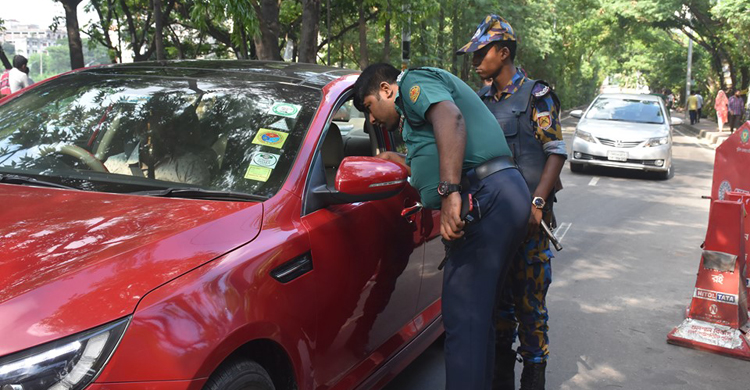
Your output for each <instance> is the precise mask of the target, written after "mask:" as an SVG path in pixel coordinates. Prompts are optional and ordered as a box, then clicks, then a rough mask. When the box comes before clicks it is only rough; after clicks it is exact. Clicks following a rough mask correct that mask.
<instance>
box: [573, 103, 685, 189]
mask: <svg viewBox="0 0 750 390" xmlns="http://www.w3.org/2000/svg"><path fill="white" fill-rule="evenodd" d="M570 116H572V117H575V118H581V120H580V121H579V122H578V126H576V132H575V136H574V138H573V153H572V157H573V158H572V159H570V170H571V171H573V172H580V171H582V170H583V169H584V168H585V167H586V166H590V165H596V166H604V167H614V168H626V169H637V170H642V171H653V172H658V173H659V176H660V178H662V179H669V177H670V176H671V175H672V127H671V126H672V125H679V124H681V123H682V120H681V119H678V118H671V117H670V115H669V110H667V109H666V107H665V106H664V102H663V101H662V99H661V98H659V97H658V96H655V95H647V94H624V93H605V94H601V95H599V96H597V97H596V99H594V101H593V102H592V103H591V105H590V106H589V108H588V109H587V110H586V112H585V113H584V112H583V111H582V110H575V111H572V112H571V113H570Z"/></svg>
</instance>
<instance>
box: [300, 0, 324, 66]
mask: <svg viewBox="0 0 750 390" xmlns="http://www.w3.org/2000/svg"><path fill="white" fill-rule="evenodd" d="M319 21H320V0H302V31H301V33H300V40H299V62H309V63H312V64H314V63H316V62H317V56H318V29H319V28H320V25H319Z"/></svg>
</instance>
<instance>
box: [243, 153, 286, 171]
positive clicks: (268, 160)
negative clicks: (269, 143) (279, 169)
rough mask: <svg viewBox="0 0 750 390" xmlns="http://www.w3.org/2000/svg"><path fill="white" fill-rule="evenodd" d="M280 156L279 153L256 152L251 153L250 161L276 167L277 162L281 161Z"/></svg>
mask: <svg viewBox="0 0 750 390" xmlns="http://www.w3.org/2000/svg"><path fill="white" fill-rule="evenodd" d="M279 157H281V156H279V155H278V154H273V153H266V152H255V153H253V154H251V155H250V161H251V162H252V164H253V165H257V166H259V167H265V168H270V169H274V168H276V164H278V163H279Z"/></svg>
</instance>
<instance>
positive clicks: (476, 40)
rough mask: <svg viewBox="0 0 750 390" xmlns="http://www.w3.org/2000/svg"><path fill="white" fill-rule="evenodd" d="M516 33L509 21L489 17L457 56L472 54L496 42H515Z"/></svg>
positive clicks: (480, 24) (494, 16)
mask: <svg viewBox="0 0 750 390" xmlns="http://www.w3.org/2000/svg"><path fill="white" fill-rule="evenodd" d="M515 40H516V33H515V31H514V30H513V27H511V25H510V23H508V21H507V20H505V19H503V18H502V17H500V16H497V15H487V17H485V18H484V20H483V21H482V23H479V26H478V27H477V31H476V32H475V33H474V36H473V37H471V41H469V43H467V44H466V45H464V47H462V48H460V49H458V51H457V52H456V54H464V53H471V52H474V51H477V50H479V49H481V48H483V47H485V46H487V44H488V43H490V42H494V41H515Z"/></svg>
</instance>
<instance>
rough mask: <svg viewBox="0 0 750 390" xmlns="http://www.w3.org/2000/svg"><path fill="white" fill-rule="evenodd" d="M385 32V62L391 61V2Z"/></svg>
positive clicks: (387, 10)
mask: <svg viewBox="0 0 750 390" xmlns="http://www.w3.org/2000/svg"><path fill="white" fill-rule="evenodd" d="M385 12H386V16H387V19H386V20H385V33H384V34H383V35H384V36H383V40H384V41H385V42H383V62H386V63H388V62H391V2H390V1H388V5H387V6H386V10H385Z"/></svg>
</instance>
